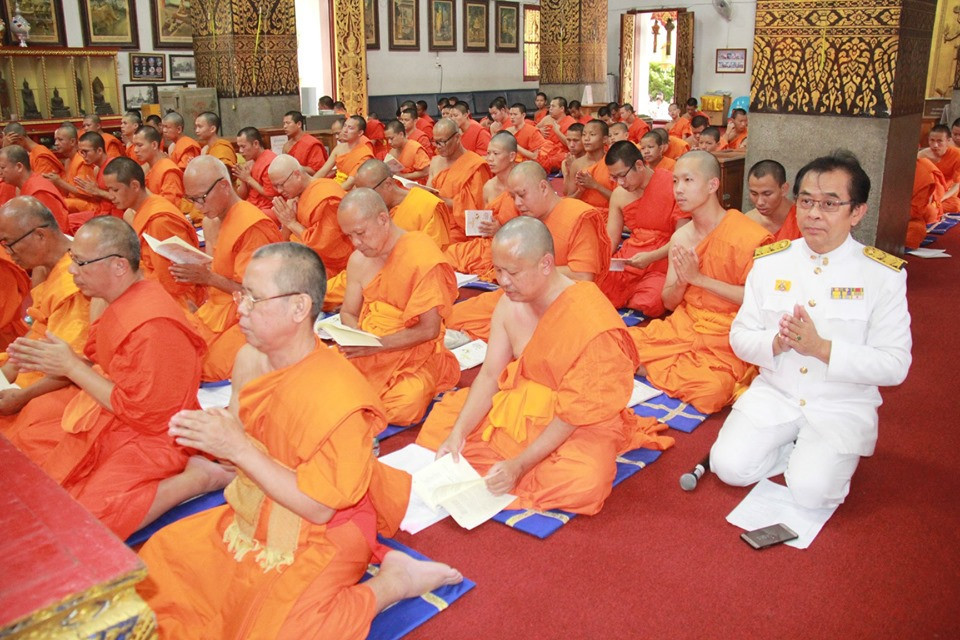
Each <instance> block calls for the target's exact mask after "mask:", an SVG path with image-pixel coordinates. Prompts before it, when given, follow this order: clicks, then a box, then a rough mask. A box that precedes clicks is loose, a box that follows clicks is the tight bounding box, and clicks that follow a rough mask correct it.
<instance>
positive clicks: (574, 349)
mask: <svg viewBox="0 0 960 640" xmlns="http://www.w3.org/2000/svg"><path fill="white" fill-rule="evenodd" d="M461 304H462V303H461ZM638 362H639V360H638V358H637V352H636V349H635V348H634V346H633V344H632V342H631V340H630V336H629V334H627V331H626V329H625V327H624V326H623V320H621V319H620V316H619V315H618V314H617V312H616V310H615V309H614V308H613V307H612V306H611V305H610V303H609V302H608V301H607V300H606V299H605V298H604V297H603V294H602V293H601V292H600V291H599V290H598V289H597V287H596V285H594V284H593V283H592V282H577V283H574V284H573V285H571V286H569V287H567V288H566V289H565V290H564V291H563V292H562V293H561V294H560V295H559V296H558V297H557V299H556V300H554V301H553V303H552V304H551V305H550V307H549V308H548V309H547V310H546V311H545V312H544V314H543V316H542V317H541V318H540V321H539V322H538V324H537V328H536V330H535V331H534V332H533V335H532V336H531V338H530V341H529V342H528V343H527V345H526V347H525V348H524V349H523V353H522V354H521V355H520V357H519V358H517V359H516V360H514V361H513V362H511V363H510V364H509V365H507V367H506V368H505V369H504V370H503V371H502V372H501V373H500V379H499V381H498V386H499V389H500V390H499V392H498V393H496V394H495V395H494V397H493V406H492V408H491V409H490V411H489V413H488V414H487V415H486V416H485V417H484V418H483V419H482V420H481V422H480V424H479V425H478V426H477V428H476V429H475V430H474V431H473V432H472V433H471V434H470V435H469V436H468V437H467V441H466V444H465V445H464V447H463V450H462V451H461V453H462V455H463V456H464V457H465V458H466V459H467V460H468V461H469V462H470V464H471V465H473V466H474V467H475V468H476V469H477V470H478V471H479V472H480V473H481V474H485V473H486V472H487V470H488V469H489V468H490V467H491V466H492V465H494V464H495V463H497V462H500V461H502V460H506V459H511V458H515V457H516V456H517V455H519V454H520V453H521V452H522V451H523V450H524V449H526V448H527V447H528V446H529V445H530V444H531V443H532V442H533V441H534V440H536V438H537V437H538V436H539V435H540V434H541V433H542V432H543V431H544V429H546V427H547V425H548V424H549V423H550V422H551V421H552V420H553V419H554V418H555V417H556V418H559V419H561V420H563V421H564V422H566V423H568V424H570V425H572V426H574V427H576V429H575V430H574V431H573V433H572V434H571V435H570V436H569V437H568V438H567V439H566V440H565V441H564V442H563V443H562V444H560V446H559V447H557V449H556V450H554V451H553V452H552V453H550V454H549V455H548V456H547V457H546V458H544V460H543V461H541V462H540V463H539V464H537V465H536V466H535V467H534V468H533V469H531V470H530V471H528V472H527V473H526V474H525V475H524V476H523V477H522V478H521V479H520V482H519V483H518V485H517V486H516V488H515V489H514V490H512V491H511V492H510V493H512V494H514V495H516V496H517V500H515V501H514V502H513V503H512V504H511V505H510V506H509V508H511V509H541V510H545V509H563V510H565V511H572V512H574V513H582V514H588V515H593V514H595V513H597V512H599V511H600V509H601V508H602V507H603V502H604V500H606V498H607V496H609V495H610V491H611V490H612V488H613V486H612V485H613V478H614V476H615V475H616V470H617V465H616V458H617V454H618V453H622V452H624V451H628V450H631V449H636V448H638V447H647V448H651V449H666V448H667V447H669V446H671V445H672V444H673V438H669V437H663V436H656V435H654V433H655V432H656V431H660V430H663V429H665V428H666V427H665V425H656V424H654V425H651V426H650V427H646V428H644V427H642V426H641V425H642V424H643V423H642V422H641V420H640V418H639V416H637V415H636V414H635V413H634V412H633V411H631V410H629V409H626V408H625V407H626V405H627V401H628V400H629V398H630V393H631V391H632V390H633V371H634V370H635V369H636V367H637V364H638ZM598 380H602V381H603V384H599V385H598V384H597V381H598ZM468 392H469V390H468V389H461V390H460V391H457V392H455V393H452V394H447V395H445V396H444V398H443V400H442V401H441V402H440V403H439V404H438V405H436V406H435V407H434V408H433V410H432V411H431V412H430V416H429V417H428V418H427V420H426V422H425V423H424V425H423V427H421V429H420V435H419V436H418V437H417V443H418V444H420V445H422V446H425V447H428V448H430V449H436V448H437V447H439V445H440V444H441V443H442V442H443V441H444V440H445V439H446V437H447V436H448V435H449V434H450V431H451V429H452V427H453V423H454V421H455V420H456V418H457V416H458V414H459V413H460V410H461V409H462V407H463V404H464V402H465V400H466V397H467V394H468Z"/></svg>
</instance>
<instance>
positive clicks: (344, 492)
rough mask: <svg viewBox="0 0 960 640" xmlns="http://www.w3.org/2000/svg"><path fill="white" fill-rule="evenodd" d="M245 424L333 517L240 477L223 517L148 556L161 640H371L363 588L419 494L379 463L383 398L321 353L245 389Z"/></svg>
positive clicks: (174, 536) (172, 530)
mask: <svg viewBox="0 0 960 640" xmlns="http://www.w3.org/2000/svg"><path fill="white" fill-rule="evenodd" d="M320 389H322V390H323V393H318V392H317V391H318V390H320ZM240 421H241V422H242V423H243V425H244V428H245V429H246V432H247V436H248V437H249V438H251V439H252V440H254V442H256V443H257V445H258V447H260V448H262V449H263V450H265V451H266V453H267V454H268V455H270V456H271V457H272V458H274V459H275V460H276V461H277V462H279V463H280V464H281V465H283V466H284V467H286V468H288V469H292V470H293V471H294V472H295V473H296V475H297V486H298V488H299V489H300V490H301V491H303V492H304V493H305V494H306V495H308V496H310V497H311V498H313V499H314V500H316V501H318V502H320V503H322V504H324V505H325V506H327V507H329V508H331V509H335V510H336V513H335V515H334V516H333V518H332V519H331V520H330V521H329V522H327V523H326V524H314V523H312V522H309V521H307V520H305V519H302V518H300V517H299V516H297V515H296V514H294V513H293V512H292V511H289V510H287V509H285V508H284V507H283V506H281V505H280V504H279V503H277V502H275V501H274V500H272V499H271V498H270V497H269V496H266V495H265V494H264V493H263V492H262V491H261V490H260V489H259V487H257V485H256V484H254V483H253V482H252V481H251V480H250V479H249V478H248V477H247V476H246V475H245V474H244V473H243V472H240V473H239V475H238V476H237V478H236V479H235V480H234V481H233V482H232V483H231V484H230V486H228V487H227V489H226V492H225V496H226V499H227V504H226V505H224V506H222V507H218V508H216V509H211V510H209V511H204V512H203V513H200V514H197V515H195V516H193V517H191V518H187V519H184V520H180V521H179V522H176V523H174V524H172V525H170V526H168V527H166V528H164V529H163V530H161V531H160V532H159V533H157V534H156V535H154V536H153V537H152V538H151V539H150V540H149V541H148V542H147V543H146V545H144V547H143V549H142V550H141V552H140V555H141V557H142V559H143V560H144V562H145V563H146V565H147V568H148V570H149V576H148V577H147V578H146V579H145V580H144V581H143V582H141V583H139V584H138V585H137V590H138V591H139V593H140V595H141V596H142V597H143V598H144V599H145V600H146V601H147V602H148V603H149V605H150V608H151V609H153V610H154V611H155V612H156V614H157V621H158V623H159V630H160V636H161V637H163V638H251V639H253V638H301V637H304V634H305V633H306V634H309V635H312V636H313V637H317V638H337V639H342V640H362V639H363V638H365V637H366V636H367V633H368V631H369V628H370V621H371V620H372V619H373V617H374V615H375V614H376V602H375V600H374V595H373V592H372V591H371V590H370V588H369V587H367V586H365V585H363V584H357V582H358V581H359V580H360V578H361V577H362V576H363V573H364V571H365V570H366V568H367V563H368V562H370V561H371V556H375V557H377V558H378V559H377V560H374V561H379V558H380V557H382V555H383V553H384V552H385V551H386V549H382V548H381V547H380V546H379V545H378V543H377V541H376V534H377V533H378V531H379V533H381V534H383V535H385V536H391V535H393V534H394V533H396V530H397V527H398V526H399V523H400V520H401V519H402V518H403V514H404V511H405V509H406V503H407V496H408V495H409V492H410V476H409V475H407V474H406V473H404V472H401V471H397V470H395V469H391V468H390V467H387V466H385V465H383V464H382V463H380V462H378V461H377V460H376V459H375V458H374V457H373V456H372V455H371V451H372V447H373V438H374V436H375V435H376V434H377V433H378V432H379V431H381V430H382V429H383V427H384V426H385V424H386V421H385V420H384V417H383V411H382V409H381V407H380V404H379V402H378V401H377V396H376V393H375V392H374V390H373V389H372V388H371V387H370V384H369V383H368V382H367V381H366V380H364V379H363V377H362V376H361V375H360V374H359V373H358V372H357V371H356V369H355V368H354V367H352V366H351V365H350V364H348V362H347V361H346V359H345V358H344V357H343V356H341V355H340V354H339V353H338V352H337V351H336V350H335V349H329V348H326V347H324V346H318V348H317V349H316V350H315V351H313V352H312V353H310V354H309V355H307V356H306V357H305V358H304V359H303V360H301V361H300V362H298V363H296V364H293V365H291V366H289V367H286V368H284V369H280V370H278V371H272V372H270V373H267V374H266V375H263V376H261V377H259V378H257V379H255V380H253V381H252V382H250V383H249V384H248V385H246V386H245V387H244V388H243V390H242V391H241V393H240ZM401 496H402V497H401ZM250 549H252V552H249V553H248V552H247V551H248V550H250ZM227 584H229V588H224V585H227ZM307 630H309V631H307Z"/></svg>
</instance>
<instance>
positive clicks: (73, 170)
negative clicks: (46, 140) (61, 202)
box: [60, 153, 95, 212]
mask: <svg viewBox="0 0 960 640" xmlns="http://www.w3.org/2000/svg"><path fill="white" fill-rule="evenodd" d="M75 178H85V179H87V180H94V179H95V176H94V171H93V166H92V165H88V164H87V163H85V162H84V161H83V156H81V155H80V154H79V153H75V154H73V157H72V158H70V161H69V162H68V163H67V165H66V168H65V169H64V172H63V181H64V182H66V183H67V184H69V185H70V186H76V182H74V179H75ZM60 193H62V194H63V197H64V198H65V199H66V202H67V210H68V211H70V212H74V211H85V210H86V209H92V208H93V206H94V202H95V199H94V198H93V197H91V196H88V195H86V194H85V193H83V192H80V193H78V194H76V195H74V194H71V193H69V192H64V191H63V190H62V189H61V190H60Z"/></svg>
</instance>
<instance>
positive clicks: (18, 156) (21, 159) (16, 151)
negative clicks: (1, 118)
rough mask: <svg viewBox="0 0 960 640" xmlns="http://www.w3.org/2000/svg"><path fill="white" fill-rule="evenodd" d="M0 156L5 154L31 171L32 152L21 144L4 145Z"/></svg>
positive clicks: (10, 160) (5, 156)
mask: <svg viewBox="0 0 960 640" xmlns="http://www.w3.org/2000/svg"><path fill="white" fill-rule="evenodd" d="M7 126H9V125H7ZM0 156H3V157H4V158H6V159H7V161H8V162H10V163H12V164H22V165H23V168H24V169H26V170H27V171H30V154H29V153H27V150H26V149H24V148H23V147H21V146H19V145H14V146H11V147H3V148H2V149H0Z"/></svg>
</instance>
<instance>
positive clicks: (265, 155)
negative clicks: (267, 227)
mask: <svg viewBox="0 0 960 640" xmlns="http://www.w3.org/2000/svg"><path fill="white" fill-rule="evenodd" d="M276 157H277V154H275V153H274V152H273V151H271V150H270V149H264V150H263V151H262V152H261V153H260V155H259V156H258V157H257V159H256V160H254V161H253V166H252V167H250V177H251V178H253V181H254V182H256V183H257V184H259V185H260V186H261V187H263V191H264V193H263V195H261V194H260V192H259V191H257V190H256V189H253V188H251V187H248V188H247V198H246V199H247V202H249V203H250V204H252V205H253V206H255V207H257V208H258V209H260V210H261V211H263V212H264V213H265V214H267V217H269V218H270V219H271V220H273V219H274V218H275V216H274V214H273V199H274V198H276V197H277V195H279V194H278V193H277V190H276V189H274V188H273V183H272V182H270V176H269V175H268V173H267V170H268V169H269V168H270V163H271V162H273V159H274V158H276Z"/></svg>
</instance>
